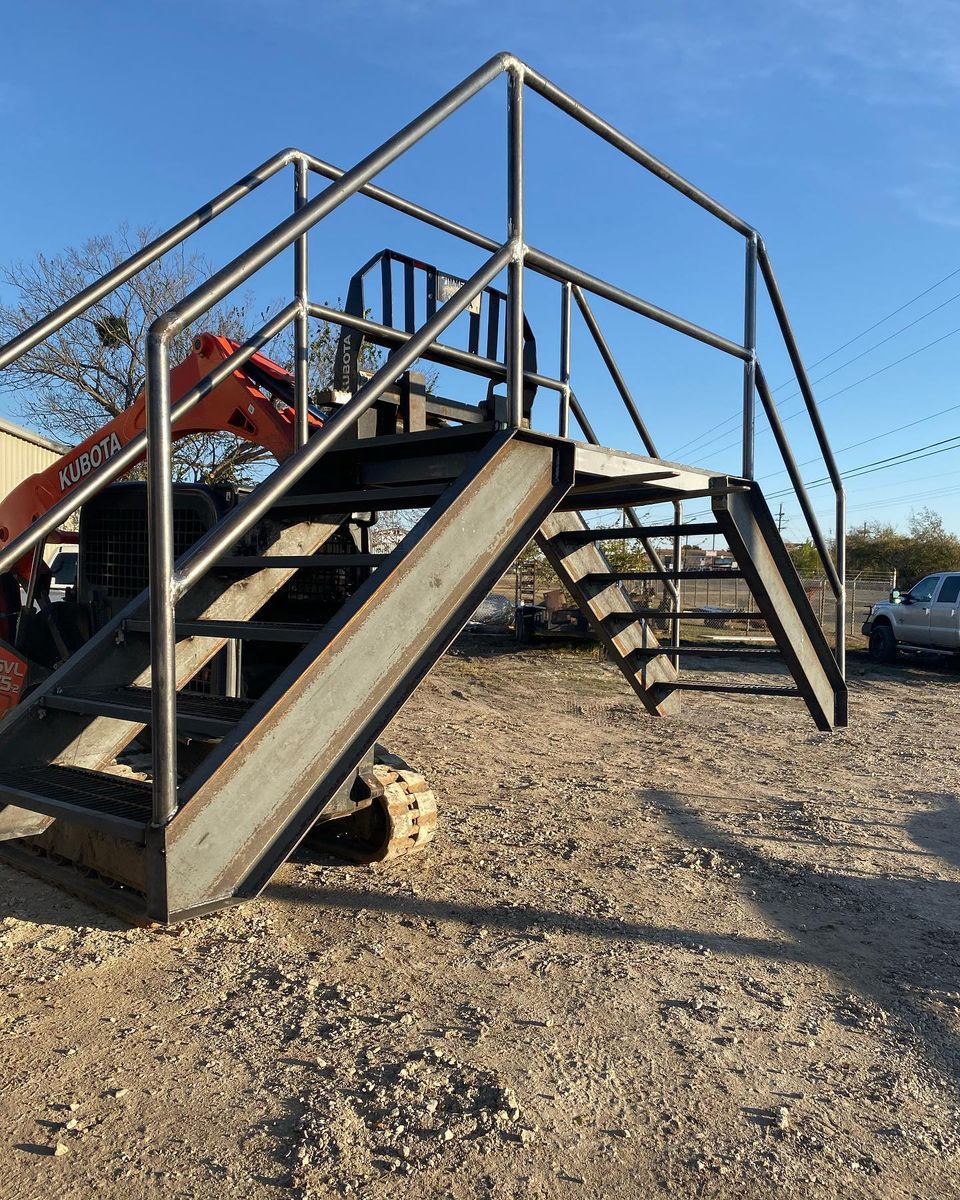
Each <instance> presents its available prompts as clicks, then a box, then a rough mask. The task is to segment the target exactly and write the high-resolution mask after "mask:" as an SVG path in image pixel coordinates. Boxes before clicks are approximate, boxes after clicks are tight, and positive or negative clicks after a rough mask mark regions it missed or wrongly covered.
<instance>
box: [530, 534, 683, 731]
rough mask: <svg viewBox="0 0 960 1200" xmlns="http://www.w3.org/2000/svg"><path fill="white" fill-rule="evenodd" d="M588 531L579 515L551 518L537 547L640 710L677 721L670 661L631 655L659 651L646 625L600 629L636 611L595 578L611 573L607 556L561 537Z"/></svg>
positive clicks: (616, 589) (617, 590)
mask: <svg viewBox="0 0 960 1200" xmlns="http://www.w3.org/2000/svg"><path fill="white" fill-rule="evenodd" d="M587 528H588V526H587V523H586V521H585V520H584V519H583V517H582V516H581V514H580V513H578V512H563V513H559V512H555V513H553V514H552V515H551V516H549V517H548V518H547V519H546V521H544V523H543V525H542V526H541V527H540V531H539V533H538V534H537V545H538V546H539V547H540V549H541V550H542V551H543V553H544V554H545V555H546V557H547V561H548V562H549V563H550V565H551V566H552V567H553V569H554V571H555V572H556V573H557V577H558V578H559V580H560V582H561V583H562V584H563V586H564V587H565V588H566V589H567V591H568V592H569V593H570V595H571V596H572V597H573V599H574V601H575V602H576V604H577V605H578V607H579V608H580V611H581V612H582V613H583V614H584V616H585V617H586V618H587V620H588V621H589V622H590V626H591V628H592V629H593V631H594V633H595V635H596V637H597V640H598V641H599V642H600V643H601V644H602V645H604V646H606V648H607V652H608V654H609V655H610V657H611V658H612V659H613V661H614V662H615V663H616V664H617V666H618V667H619V668H620V670H621V671H622V672H623V674H624V675H625V676H626V679H627V682H628V683H629V684H630V686H631V687H632V688H633V690H634V691H635V692H636V693H637V695H638V696H639V697H640V699H641V701H642V702H643V704H644V707H645V708H646V709H647V710H648V711H649V712H651V713H653V714H654V715H655V716H675V715H676V714H677V713H679V711H680V693H679V692H676V691H673V692H671V691H669V690H668V689H669V687H670V684H672V683H675V682H676V680H677V671H676V668H675V667H674V665H673V663H672V662H671V661H670V659H669V657H668V656H667V655H666V654H656V655H650V656H649V657H644V658H642V659H641V660H640V661H639V662H638V661H637V660H636V659H634V658H632V657H631V654H630V652H631V650H634V649H642V648H646V649H652V648H656V647H657V646H659V644H660V643H659V641H658V640H657V637H656V634H655V633H654V632H653V630H652V629H650V627H649V624H646V623H642V622H641V620H640V618H639V617H638V618H637V620H636V621H635V622H633V623H630V624H627V625H626V626H625V627H624V628H621V629H619V630H617V632H616V633H611V631H610V630H609V628H608V627H607V626H606V624H605V623H604V618H605V617H606V616H607V615H608V614H610V613H613V612H628V613H629V612H631V611H633V609H634V607H635V606H634V604H633V601H632V600H631V599H630V597H629V596H628V595H627V593H626V590H625V589H624V588H623V587H622V586H620V585H619V584H618V583H616V582H614V581H613V580H611V581H609V582H604V580H603V579H602V578H600V579H598V578H595V577H596V576H598V575H600V576H602V575H608V574H610V573H611V572H612V571H613V567H611V565H610V563H609V561H608V560H607V556H606V555H605V554H604V553H603V550H602V549H601V548H600V547H599V546H598V545H597V544H596V543H595V542H586V543H584V541H583V540H582V538H580V539H577V538H572V537H571V538H566V537H565V536H564V535H565V534H575V533H583V532H584V531H585V530H586V529H587Z"/></svg>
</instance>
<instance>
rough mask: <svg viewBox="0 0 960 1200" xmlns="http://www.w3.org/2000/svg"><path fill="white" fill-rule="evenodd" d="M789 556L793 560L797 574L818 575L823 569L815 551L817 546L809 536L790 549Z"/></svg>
mask: <svg viewBox="0 0 960 1200" xmlns="http://www.w3.org/2000/svg"><path fill="white" fill-rule="evenodd" d="M790 558H791V559H792V561H793V565H794V566H795V567H796V568H797V574H798V575H801V576H809V575H819V574H820V572H821V571H822V570H823V564H822V563H821V562H820V555H819V554H818V553H817V548H816V546H814V544H813V542H812V541H810V539H809V538H807V540H806V541H805V542H802V543H801V544H800V545H799V546H794V547H793V548H792V549H791V550H790Z"/></svg>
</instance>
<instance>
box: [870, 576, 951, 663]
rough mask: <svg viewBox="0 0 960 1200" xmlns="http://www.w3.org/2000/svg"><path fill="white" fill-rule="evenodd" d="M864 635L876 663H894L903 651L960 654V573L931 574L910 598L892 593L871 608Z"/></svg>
mask: <svg viewBox="0 0 960 1200" xmlns="http://www.w3.org/2000/svg"><path fill="white" fill-rule="evenodd" d="M863 633H864V635H865V636H866V637H868V638H869V639H870V657H871V658H872V659H873V660H874V661H875V662H891V661H892V660H893V659H895V658H896V657H897V652H898V651H899V650H924V651H927V652H928V653H931V652H932V653H935V654H957V653H960V571H941V572H938V574H936V575H927V576H926V578H924V579H921V580H920V582H919V583H915V584H914V585H913V587H912V588H911V589H910V591H909V592H907V593H906V595H901V594H900V593H899V592H896V591H894V592H891V593H890V599H889V600H881V601H880V602H879V603H878V604H875V605H874V606H873V607H872V608H871V609H870V615H869V616H868V617H867V619H866V621H865V622H864V624H863Z"/></svg>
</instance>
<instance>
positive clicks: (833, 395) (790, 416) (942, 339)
mask: <svg viewBox="0 0 960 1200" xmlns="http://www.w3.org/2000/svg"><path fill="white" fill-rule="evenodd" d="M958 333H960V325H958V326H957V328H956V329H951V330H950V332H949V333H944V334H941V335H940V337H938V338H934V339H933V341H932V342H927V343H926V345H924V346H919V347H918V348H917V349H916V350H911V351H910V353H909V354H904V355H901V357H900V358H898V359H895V360H894V361H893V362H892V363H887V364H886V366H883V367H878V368H877V370H876V371H871V372H870V374H869V375H863V376H862V377H861V378H860V379H855V380H854V381H853V383H848V384H847V385H846V386H845V387H842V388H839V389H838V390H837V391H835V392H831V393H830V395H829V396H824V397H823V399H822V400H819V401H818V402H817V407H818V408H820V407H821V406H822V405H824V404H826V402H827V401H828V400H834V399H836V397H837V396H842V395H843V394H844V393H845V392H849V391H851V390H852V389H853V388H855V387H859V386H860V384H861V383H867V382H868V381H869V380H871V379H876V377H877V376H878V375H883V374H884V372H885V371H889V370H891V369H892V368H893V367H898V366H899V365H900V364H901V363H904V362H907V360H908V359H911V358H916V356H917V355H918V354H922V353H923V352H924V350H929V349H930V348H931V347H932V346H936V345H939V343H940V342H945V341H946V340H947V338H951V337H955V336H956V335H957V334H958ZM805 411H806V410H805V409H803V408H798V409H797V411H796V412H792V413H789V414H788V415H787V416H785V417H781V418H780V419H781V423H782V424H784V425H785V424H786V423H787V421H793V420H795V419H796V418H797V417H799V416H801V415H802V414H803V413H804V412H805ZM759 432H760V433H769V432H770V428H769V426H765V427H764V428H763V429H761V430H760V431H759ZM713 440H714V441H716V440H717V439H716V438H714V439H713ZM739 444H740V438H739V437H737V438H736V439H735V440H734V441H732V442H727V444H726V445H725V446H718V447H717V448H716V449H715V450H712V451H711V453H713V454H723V453H724V451H726V450H731V449H732V448H733V447H734V446H737V445H739ZM704 449H706V446H700V447H699V448H698V453H699V451H700V450H704ZM674 453H676V451H674Z"/></svg>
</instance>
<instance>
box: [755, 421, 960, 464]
mask: <svg viewBox="0 0 960 1200" xmlns="http://www.w3.org/2000/svg"><path fill="white" fill-rule="evenodd" d="M958 409H960V404H951V405H950V407H949V408H941V409H940V410H939V411H937V412H935V413H930V415H929V416H926V417H918V418H917V420H916V421H908V422H907V423H906V424H905V425H894V426H893V428H892V429H886V430H884V432H883V433H875V434H874V435H873V436H872V437H868V438H864V439H863V440H862V441H859V442H851V444H850V445H849V446H842V447H841V448H840V449H839V450H834V454H846V453H847V451H848V450H859V448H860V447H861V446H868V445H869V444H870V443H871V442H879V441H880V440H881V439H882V438H885V437H890V436H891V434H894V433H901V432H902V431H903V430H904V429H913V428H914V426H915V425H923V424H925V423H926V422H927V421H933V420H936V418H937V417H944V416H946V414H947V413H952V412H957V411H958ZM819 461H820V460H819V458H816V457H814V458H807V459H804V461H803V462H802V463H798V464H797V466H800V467H809V466H810V464H811V463H815V462H819ZM785 474H786V467H781V468H780V470H779V471H768V472H767V474H766V475H761V476H759V478H760V479H772V478H774V477H775V476H776V475H785Z"/></svg>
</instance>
